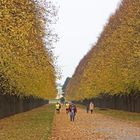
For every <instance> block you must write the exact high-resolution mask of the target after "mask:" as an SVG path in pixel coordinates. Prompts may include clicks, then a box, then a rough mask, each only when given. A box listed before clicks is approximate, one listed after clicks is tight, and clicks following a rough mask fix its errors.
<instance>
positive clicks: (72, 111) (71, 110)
mask: <svg viewBox="0 0 140 140" xmlns="http://www.w3.org/2000/svg"><path fill="white" fill-rule="evenodd" d="M69 113H70V121H73V122H74V119H75V115H76V113H77V108H76V105H75V104H73V103H72V104H71V105H70V107H69Z"/></svg>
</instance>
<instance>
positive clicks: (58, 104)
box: [55, 102, 61, 114]
mask: <svg viewBox="0 0 140 140" xmlns="http://www.w3.org/2000/svg"><path fill="white" fill-rule="evenodd" d="M55 109H56V112H57V113H58V114H59V113H60V109H61V105H60V103H58V102H57V103H56V105H55Z"/></svg>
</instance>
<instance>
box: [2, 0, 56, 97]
mask: <svg viewBox="0 0 140 140" xmlns="http://www.w3.org/2000/svg"><path fill="white" fill-rule="evenodd" d="M50 5H51V3H49V2H48V3H45V4H44V5H43V2H38V1H34V0H1V1H0V89H1V90H0V91H1V94H10V95H12V94H16V95H18V96H30V95H32V96H37V97H40V98H52V97H55V94H56V84H55V80H56V71H55V67H54V57H53V54H52V53H51V51H50V47H49V48H47V47H48V46H49V45H50V44H49V42H51V41H52V39H51V40H50V36H51V34H50V28H49V26H47V25H50V19H51V17H53V16H55V14H54V13H55V12H54V9H51V7H53V6H50ZM47 8H48V9H47ZM49 17H50V18H49ZM46 42H47V43H46Z"/></svg>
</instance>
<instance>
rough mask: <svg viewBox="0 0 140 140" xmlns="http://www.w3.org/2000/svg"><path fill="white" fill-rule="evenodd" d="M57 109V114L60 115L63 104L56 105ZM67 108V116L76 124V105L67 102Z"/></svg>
mask: <svg viewBox="0 0 140 140" xmlns="http://www.w3.org/2000/svg"><path fill="white" fill-rule="evenodd" d="M55 108H56V113H58V114H59V113H60V109H61V104H60V103H59V102H57V103H56V105H55ZM65 108H66V114H69V115H70V121H73V122H74V119H75V116H76V113H77V107H76V105H75V104H74V103H72V102H71V103H68V102H66V104H65Z"/></svg>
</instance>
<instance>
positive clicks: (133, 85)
mask: <svg viewBox="0 0 140 140" xmlns="http://www.w3.org/2000/svg"><path fill="white" fill-rule="evenodd" d="M132 3H133V4H132ZM139 13H140V2H139V0H132V1H130V0H123V2H122V5H121V6H120V8H119V9H118V10H117V11H116V13H115V15H112V16H111V17H110V20H109V23H108V24H107V25H106V27H105V29H104V31H103V32H102V34H101V36H100V38H99V40H98V42H97V44H96V46H95V47H93V48H92V49H91V50H90V52H89V53H88V54H87V55H86V56H85V57H84V58H83V59H82V60H81V62H80V63H79V65H78V67H77V68H76V71H75V73H74V75H73V78H72V80H71V82H70V84H69V86H68V88H67V94H68V97H71V98H74V99H76V100H79V99H81V98H82V99H84V98H92V97H96V96H99V95H100V94H101V93H108V94H122V93H124V94H127V93H130V92H132V91H140V53H139V52H140V42H139V41H140V34H139V29H140V24H139V23H140V18H139Z"/></svg>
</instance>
